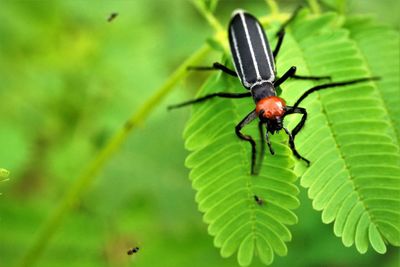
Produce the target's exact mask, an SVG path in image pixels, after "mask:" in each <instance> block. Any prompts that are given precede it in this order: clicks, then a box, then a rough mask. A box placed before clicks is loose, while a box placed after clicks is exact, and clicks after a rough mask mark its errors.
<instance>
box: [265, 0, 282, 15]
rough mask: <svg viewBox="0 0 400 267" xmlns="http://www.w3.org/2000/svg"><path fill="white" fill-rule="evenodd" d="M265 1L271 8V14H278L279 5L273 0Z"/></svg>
mask: <svg viewBox="0 0 400 267" xmlns="http://www.w3.org/2000/svg"><path fill="white" fill-rule="evenodd" d="M266 2H267V5H268V6H269V8H270V9H271V15H272V16H275V15H277V14H279V6H278V3H277V2H276V1H275V0H266Z"/></svg>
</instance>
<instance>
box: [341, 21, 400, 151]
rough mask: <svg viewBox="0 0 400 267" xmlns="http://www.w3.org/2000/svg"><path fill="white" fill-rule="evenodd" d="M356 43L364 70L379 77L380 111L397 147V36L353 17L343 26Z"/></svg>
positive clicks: (399, 85)
mask: <svg viewBox="0 0 400 267" xmlns="http://www.w3.org/2000/svg"><path fill="white" fill-rule="evenodd" d="M344 26H345V27H346V28H348V29H349V30H350V34H351V38H352V39H353V40H354V41H355V42H356V43H357V46H358V48H359V49H360V52H361V53H362V56H363V57H364V59H365V60H366V62H367V66H368V69H369V71H370V72H371V73H373V74H374V75H377V76H379V77H382V80H381V81H379V82H377V83H376V86H377V87H378V89H379V90H378V94H379V95H380V98H381V99H382V100H383V103H384V105H383V107H384V108H385V110H386V113H387V114H388V115H389V118H390V119H389V123H390V124H391V126H392V127H391V128H393V129H394V131H395V133H394V134H395V135H396V139H397V144H399V143H400V105H399V103H400V90H399V88H400V61H399V58H400V54H399V47H400V38H399V33H398V32H396V31H395V30H392V29H391V28H389V27H387V26H385V25H381V24H379V23H377V22H375V21H374V20H373V19H371V18H369V17H353V18H349V19H347V20H346V24H345V25H344Z"/></svg>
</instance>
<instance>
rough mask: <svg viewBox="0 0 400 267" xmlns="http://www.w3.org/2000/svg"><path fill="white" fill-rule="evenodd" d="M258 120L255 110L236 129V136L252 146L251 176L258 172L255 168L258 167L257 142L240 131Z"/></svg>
mask: <svg viewBox="0 0 400 267" xmlns="http://www.w3.org/2000/svg"><path fill="white" fill-rule="evenodd" d="M256 118H257V113H256V111H255V110H253V111H252V112H250V113H249V114H248V115H247V116H246V117H245V118H244V119H243V120H242V121H241V122H239V124H238V125H236V127H235V133H236V135H237V136H238V137H239V138H240V139H242V140H244V141H247V142H249V143H250V144H251V170H250V171H251V175H256V174H257V173H256V170H255V166H256V142H255V141H254V139H253V138H252V137H251V136H250V135H244V134H243V133H242V132H241V131H240V130H242V128H243V127H244V126H246V125H247V124H249V123H250V122H252V121H253V120H254V119H256Z"/></svg>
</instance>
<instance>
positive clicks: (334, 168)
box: [278, 14, 400, 253]
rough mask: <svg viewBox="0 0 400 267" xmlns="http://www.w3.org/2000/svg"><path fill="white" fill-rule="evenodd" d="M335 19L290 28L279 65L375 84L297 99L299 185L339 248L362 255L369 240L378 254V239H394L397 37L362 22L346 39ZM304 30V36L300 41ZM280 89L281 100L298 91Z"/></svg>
mask: <svg viewBox="0 0 400 267" xmlns="http://www.w3.org/2000/svg"><path fill="white" fill-rule="evenodd" d="M327 18H330V20H331V22H330V23H329V22H328V21H327ZM335 20H336V17H335V16H332V15H329V14H327V15H323V16H321V17H316V18H312V19H309V20H307V21H302V22H299V21H298V22H297V24H296V25H293V27H291V28H292V35H291V38H287V39H286V40H285V42H286V47H288V46H289V47H290V48H291V49H290V51H289V52H285V54H284V55H282V57H280V58H279V61H278V62H279V64H278V67H280V68H283V69H285V68H287V67H288V66H290V65H292V64H297V66H298V69H299V74H300V73H301V74H304V75H306V74H313V75H323V74H324V75H327V74H328V75H331V76H332V78H333V80H334V81H342V80H350V79H353V78H358V77H370V76H380V77H382V81H379V82H368V83H362V84H357V85H353V86H347V87H346V88H337V89H331V90H326V91H320V92H318V93H315V94H314V95H313V96H310V97H309V99H307V100H306V101H305V102H304V104H303V106H304V107H306V108H307V110H308V113H309V119H308V121H307V125H306V127H305V129H304V131H302V132H301V133H300V134H299V136H298V138H297V141H296V143H297V145H298V150H299V151H300V152H301V153H303V154H304V155H305V156H306V157H307V158H309V159H310V160H311V162H312V164H311V166H310V168H308V169H307V170H306V171H305V173H304V174H303V176H302V178H301V184H302V185H303V186H305V187H307V188H309V190H308V195H309V197H310V198H311V199H313V207H314V209H316V210H321V211H322V220H323V222H324V223H330V222H333V221H334V233H335V235H337V236H339V237H341V238H342V241H343V244H344V245H345V246H351V245H353V244H355V245H356V248H357V250H358V251H359V252H360V253H365V252H366V251H367V249H368V243H370V244H371V245H372V247H373V248H374V249H375V250H376V251H377V252H379V253H385V252H386V244H385V242H387V243H389V244H392V245H396V246H398V245H399V244H400V225H399V222H400V213H399V211H398V207H399V204H400V155H399V146H398V134H396V133H395V128H396V127H397V126H396V120H397V119H398V113H397V107H398V106H399V105H400V101H399V98H398V97H397V95H396V93H398V92H399V90H398V88H399V85H398V77H399V75H398V73H395V72H398V70H399V68H398V53H399V51H398V46H397V47H394V45H393V44H394V43H396V42H397V43H398V39H396V38H392V40H390V41H388V40H387V37H388V36H390V35H391V36H393V32H392V31H389V30H388V29H387V28H382V29H381V28H380V30H379V31H378V30H377V29H376V28H377V26H376V25H373V24H368V25H366V23H364V24H362V23H361V24H356V23H353V24H351V27H352V31H354V32H352V33H351V35H350V36H349V32H348V31H347V30H346V29H343V28H342V29H341V28H338V26H333V25H337V23H335ZM324 25H330V26H329V27H326V26H324ZM346 25H347V26H348V27H350V24H346ZM304 29H306V30H304ZM383 29H386V31H385V30H383ZM306 31H307V32H308V33H309V36H308V37H307V38H304V35H305V33H306ZM362 31H364V32H362ZM312 33H318V34H312ZM374 34H375V36H374ZM353 36H357V38H356V39H355V40H356V42H354V41H353V40H352V39H351V38H353ZM374 46H376V47H375V49H374V48H373V47H374ZM389 48H390V49H389ZM285 51H287V50H285ZM280 56H281V55H280ZM300 56H301V57H302V58H299V59H298V63H294V62H295V61H296V60H297V58H298V57H300ZM286 58H288V61H290V62H285V61H286ZM375 62H377V64H376V65H374V64H373V63H375ZM396 62H397V63H396ZM396 64H397V65H396ZM282 66H283V67H282ZM296 84H298V82H296ZM282 88H283V96H284V97H285V99H287V100H288V103H291V102H292V101H294V100H295V99H297V97H298V96H299V95H301V93H302V92H304V90H300V91H299V92H298V93H296V90H297V88H295V86H292V84H291V83H286V84H284V85H282ZM389 102H390V104H387V103H389ZM395 116H397V117H396V118H394V117H395Z"/></svg>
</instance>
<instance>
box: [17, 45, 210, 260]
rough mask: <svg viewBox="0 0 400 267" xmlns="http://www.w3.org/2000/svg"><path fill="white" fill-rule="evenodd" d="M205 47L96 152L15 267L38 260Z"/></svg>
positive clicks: (194, 54)
mask: <svg viewBox="0 0 400 267" xmlns="http://www.w3.org/2000/svg"><path fill="white" fill-rule="evenodd" d="M210 50H211V49H210V47H209V46H208V45H203V46H202V47H201V48H200V49H199V50H198V51H196V52H195V53H193V55H192V56H190V57H189V58H188V59H187V60H185V61H184V62H183V63H182V64H181V65H180V66H179V67H178V69H177V70H176V71H175V72H174V73H173V74H172V75H171V76H170V77H169V79H168V80H167V81H166V82H165V83H164V84H163V85H162V86H161V87H160V88H159V89H158V90H156V92H155V93H154V95H152V96H151V97H150V98H149V99H148V100H147V101H146V102H145V103H144V104H143V105H142V106H141V107H139V109H138V110H137V111H136V112H135V113H134V114H133V115H132V116H131V117H130V118H129V119H128V120H127V121H126V123H125V124H124V126H123V127H122V128H121V129H119V130H118V131H117V132H116V133H115V134H114V136H112V137H111V139H110V140H109V141H108V143H107V144H106V145H105V146H104V147H103V149H101V150H100V152H99V153H98V154H97V156H96V157H95V158H94V159H93V161H92V162H91V163H90V164H89V165H88V166H87V168H86V169H85V170H84V171H83V172H82V173H81V175H80V176H79V177H78V178H77V179H76V180H75V182H74V183H73V184H72V185H71V187H70V188H69V189H68V191H67V192H66V194H65V196H64V198H63V199H62V200H61V202H60V204H59V206H58V207H57V208H56V209H55V211H54V213H53V214H52V215H51V216H50V218H49V219H48V221H47V222H46V223H45V224H44V225H43V228H42V229H41V231H40V232H39V234H38V236H37V237H36V239H35V240H34V241H33V244H32V246H31V247H30V248H29V249H28V251H27V253H26V254H25V255H24V257H23V258H22V260H21V262H20V263H19V264H18V266H24V267H25V266H32V265H34V263H35V262H36V261H37V260H38V259H39V257H40V255H41V254H42V252H43V251H44V249H45V248H46V246H47V245H48V243H49V242H50V240H51V237H52V236H53V235H54V234H55V233H56V231H57V228H58V227H59V226H60V225H61V224H62V221H63V219H64V217H65V216H66V215H67V214H68V213H69V212H71V210H72V209H73V208H74V206H75V204H76V203H77V202H78V201H79V199H81V198H82V196H83V195H84V193H85V192H86V191H87V190H88V188H89V187H90V185H91V184H92V183H93V181H94V179H95V178H96V176H97V174H98V173H99V172H100V171H101V170H102V169H103V167H104V166H105V164H106V163H107V162H108V161H109V160H110V159H111V157H112V156H113V155H114V153H115V152H116V151H117V150H118V149H119V148H120V146H121V144H122V143H123V142H124V141H125V140H126V138H127V136H128V135H129V134H130V133H131V132H132V130H133V129H135V128H136V127H137V126H139V125H141V124H142V123H143V122H144V120H145V119H146V118H147V117H148V116H149V115H150V114H151V112H152V111H154V109H155V108H156V107H158V105H157V103H160V102H161V101H162V100H163V99H164V98H165V96H166V95H167V94H168V93H169V92H171V91H172V89H173V88H174V86H175V85H176V84H177V83H178V82H179V81H180V80H182V79H183V78H184V77H186V76H187V71H186V68H187V66H189V65H195V64H196V63H198V62H199V61H200V60H201V59H202V58H204V57H205V56H206V55H207V53H208V52H209V51H210Z"/></svg>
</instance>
